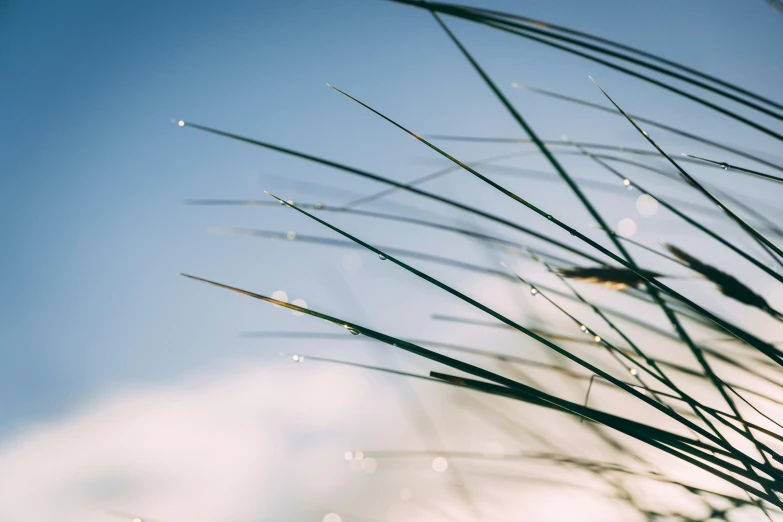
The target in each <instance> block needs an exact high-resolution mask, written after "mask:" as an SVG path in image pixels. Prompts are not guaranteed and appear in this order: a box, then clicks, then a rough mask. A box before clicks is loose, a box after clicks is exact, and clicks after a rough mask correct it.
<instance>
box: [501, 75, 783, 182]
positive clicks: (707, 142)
mask: <svg viewBox="0 0 783 522" xmlns="http://www.w3.org/2000/svg"><path fill="white" fill-rule="evenodd" d="M511 85H512V87H514V88H515V89H520V90H524V91H530V92H534V93H537V94H542V95H544V96H548V97H550V98H555V99H557V100H563V101H567V102H569V103H573V104H575V105H580V106H582V107H589V108H591V109H594V110H597V111H601V112H605V113H607V114H612V115H615V116H619V114H617V111H615V110H614V109H612V108H610V107H604V106H603V105H599V104H597V103H593V102H589V101H587V100H582V99H579V98H574V97H572V96H566V95H564V94H559V93H556V92H552V91H548V90H545V89H538V88H536V87H530V86H529V85H522V84H519V83H513V84H511ZM631 117H632V118H633V119H634V120H636V121H638V122H641V123H644V124H645V125H649V126H650V127H657V128H659V129H663V130H665V131H668V132H671V133H672V134H676V135H678V136H682V137H684V138H688V139H690V140H693V141H697V142H699V143H704V144H705V145H709V146H711V147H715V148H717V149H721V150H724V151H726V152H730V153H732V154H736V155H737V156H741V157H743V158H746V159H749V160H752V161H755V162H757V163H761V164H763V165H766V166H767V167H770V168H773V169H776V170H780V171H783V167H781V166H780V165H776V164H774V163H772V162H770V161H767V160H765V159H764V158H760V157H758V156H754V155H753V154H750V153H748V152H745V151H743V150H740V149H737V148H735V147H731V146H729V145H726V144H724V143H718V142H716V141H712V140H709V139H707V138H704V137H703V136H699V135H698V134H694V133H692V132H687V131H684V130H682V129H679V128H677V127H672V126H671V125H666V124H664V123H660V122H658V121H655V120H651V119H649V118H645V117H643V116H638V115H634V114H632V115H631ZM645 152H649V151H645ZM691 157H693V156H691ZM738 172H742V171H738ZM771 179H772V180H773V181H781V182H783V179H781V178H776V177H774V176H771Z"/></svg>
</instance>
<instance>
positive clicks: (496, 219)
mask: <svg viewBox="0 0 783 522" xmlns="http://www.w3.org/2000/svg"><path fill="white" fill-rule="evenodd" d="M184 126H186V127H193V128H194V129H199V130H202V131H205V132H209V133H212V134H216V135H218V136H223V137H226V138H230V139H233V140H237V141H241V142H244V143H249V144H251V145H257V146H259V147H264V148H267V149H270V150H274V151H277V152H282V153H283V154H289V155H291V156H295V157H297V158H301V159H305V160H309V161H312V162H315V163H319V164H321V165H326V166H328V167H332V168H335V169H338V170H342V171H343V172H348V173H350V174H353V175H356V176H359V177H362V178H365V179H371V180H373V181H377V182H379V183H383V184H385V185H389V186H393V187H397V188H399V189H401V190H404V191H407V192H410V193H412V194H416V195H418V196H422V197H425V198H428V199H431V200H433V201H438V202H440V203H443V204H445V205H448V206H451V207H453V208H457V209H460V210H462V211H465V212H468V213H470V214H474V215H477V216H480V217H482V218H484V219H488V220H490V221H493V222H495V223H499V224H502V225H504V226H506V227H509V228H512V229H514V230H516V231H517V232H521V233H523V234H527V235H529V236H532V237H535V238H537V239H540V240H541V241H544V242H547V243H549V244H552V245H555V246H557V247H558V248H561V249H563V250H566V251H568V252H571V253H572V254H575V255H578V256H579V257H582V258H584V259H588V260H590V261H593V262H595V263H599V264H605V263H604V262H603V261H601V260H599V259H598V258H597V257H595V256H593V255H591V254H588V253H587V252H584V251H582V250H579V249H577V248H574V247H571V246H569V245H567V244H565V243H563V242H561V241H557V240H555V239H552V238H551V237H548V236H546V235H544V234H541V233H539V232H536V231H534V230H531V229H529V228H526V227H523V226H521V225H519V224H517V223H514V222H512V221H509V220H507V219H505V218H502V217H500V216H497V215H494V214H491V213H489V212H484V211H483V210H480V209H477V208H475V207H471V206H470V205H466V204H464V203H460V202H458V201H455V200H452V199H449V198H445V197H443V196H439V195H438V194H435V193H432V192H428V191H425V190H421V189H419V188H416V187H408V186H407V185H405V184H404V183H399V182H397V181H394V180H391V179H389V178H385V177H383V176H379V175H377V174H373V173H370V172H367V171H365V170H361V169H357V168H354V167H350V166H348V165H343V164H341V163H337V162H334V161H330V160H327V159H323V158H319V157H317V156H312V155H310V154H305V153H303V152H299V151H295V150H292V149H287V148H285V147H279V146H277V145H272V144H271V143H266V142H263V141H258V140H254V139H251V138H247V137H244V136H239V135H237V134H231V133H229V132H223V131H220V130H217V129H212V128H209V127H205V126H203V125H198V124H196V123H185V124H184Z"/></svg>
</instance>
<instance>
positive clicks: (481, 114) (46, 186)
mask: <svg viewBox="0 0 783 522" xmlns="http://www.w3.org/2000/svg"><path fill="white" fill-rule="evenodd" d="M481 5H484V6H488V7H494V8H498V9H505V10H511V11H515V10H520V9H524V12H523V13H522V14H526V15H528V16H532V17H537V18H541V19H544V20H548V21H552V22H554V23H558V24H562V25H565V26H570V27H574V28H577V29H582V30H586V31H588V32H592V33H597V34H601V35H604V36H607V37H609V38H612V39H616V40H619V41H621V42H625V43H629V44H632V45H636V46H639V47H643V48H645V49H648V50H651V51H654V52H657V53H660V54H661V55H663V56H666V57H669V58H672V59H675V60H679V61H681V62H683V63H686V64H690V65H694V66H697V67H698V68H700V69H702V70H705V71H707V72H710V73H715V74H718V75H721V76H724V77H727V78H729V79H731V80H732V81H735V82H736V83H738V84H739V85H742V86H744V87H748V88H750V89H752V90H754V91H757V92H759V93H761V94H764V95H767V96H770V97H772V98H774V99H780V97H781V92H782V91H783V66H781V65H780V64H781V61H780V49H781V35H783V30H781V29H783V17H781V16H780V15H779V14H777V13H776V12H775V11H774V10H772V9H771V8H770V7H769V6H767V5H766V3H765V2H763V1H761V0H758V1H753V2H739V1H736V0H720V1H712V0H711V1H706V0H705V1H692V2H676V1H666V2H655V3H649V2H648V3H628V2H619V1H617V2H615V1H612V2H600V3H598V4H595V3H589V2H544V1H537V2H525V3H524V5H523V4H519V3H518V2H510V1H494V2H481ZM450 23H452V27H453V28H454V29H455V31H456V32H457V33H458V35H459V36H460V37H461V38H463V39H464V41H465V42H466V44H467V45H469V47H470V48H471V49H472V50H473V51H475V54H476V56H477V57H478V58H479V59H480V60H481V61H482V63H484V64H485V65H486V67H487V69H488V70H489V71H490V73H491V74H493V77H495V78H496V80H497V82H498V83H499V84H500V85H502V86H504V88H508V85H510V83H511V82H512V81H519V82H523V83H529V84H531V85H536V86H540V87H544V88H550V89H554V90H558V91H561V92H564V93H568V94H571V95H575V96H579V97H583V98H587V99H590V100H592V101H596V102H601V101H602V100H601V98H600V97H599V95H598V93H597V91H596V90H595V88H594V87H593V86H592V85H591V84H589V82H588V81H587V79H586V75H587V74H588V73H592V74H593V75H594V76H596V77H597V78H598V79H599V80H600V81H602V83H603V85H604V87H606V88H607V89H609V90H610V92H613V94H615V95H616V97H617V99H618V101H623V102H625V103H627V104H628V106H629V108H631V109H632V110H633V111H635V112H640V113H646V114H651V115H655V116H656V117H658V118H660V119H664V120H667V121H670V122H672V123H685V122H689V123H691V127H690V128H692V129H693V130H696V131H699V130H705V129H709V130H710V131H711V132H713V135H715V136H716V137H722V138H725V139H735V140H737V141H739V142H741V143H744V144H745V145H749V146H751V147H754V148H756V149H765V148H767V150H769V149H768V145H769V142H768V141H766V140H764V139H763V138H758V137H757V136H756V135H754V134H752V133H750V132H748V131H746V130H744V129H741V128H738V126H737V125H735V124H726V123H725V122H724V121H723V120H716V119H715V118H713V117H712V116H709V115H706V113H704V112H700V111H701V110H700V109H698V108H693V107H691V106H690V105H688V104H685V103H683V102H682V101H681V100H677V99H676V98H673V97H672V96H670V95H666V94H661V93H660V92H659V91H656V90H654V89H652V88H651V87H649V86H645V85H643V84H640V83H638V82H636V83H633V82H630V81H628V80H626V79H624V78H622V77H621V76H619V75H617V74H616V73H612V72H610V71H606V70H604V69H602V68H600V67H599V66H595V65H589V64H585V62H583V61H579V60H577V59H574V58H570V57H564V56H563V55H562V54H559V53H556V52H554V51H551V50H546V49H543V48H541V47H540V46H537V45H535V44H532V43H530V42H524V41H521V40H518V39H515V38H512V37H510V36H506V35H498V34H495V33H493V32H491V31H489V30H487V29H483V28H479V27H475V26H471V25H470V24H467V23H463V22H450ZM0 67H1V70H2V71H3V77H4V80H3V82H2V85H0V91H1V92H2V96H1V97H0V107H1V110H0V112H2V114H3V125H2V126H0V133H1V135H0V143H1V145H0V148H2V155H1V156H2V159H0V161H1V162H2V165H1V166H0V168H1V169H2V177H1V178H0V194H1V196H0V197H2V205H0V212H1V213H2V219H3V222H4V227H3V232H2V242H1V243H0V244H1V245H2V251H3V260H4V262H3V267H4V269H3V270H2V273H1V274H0V291H1V292H2V306H3V311H2V314H1V317H2V319H0V321H2V323H0V331H1V332H2V333H0V362H1V364H0V436H3V435H7V434H9V433H11V432H14V431H16V430H17V429H20V428H21V427H22V426H24V425H26V424H27V423H29V422H33V421H37V420H41V419H47V418H53V417H54V418H56V417H58V416H61V415H64V414H66V413H67V412H69V411H71V410H72V409H73V408H75V407H77V406H79V405H83V404H87V403H89V402H90V401H92V400H95V399H96V398H97V397H100V396H102V395H103V394H106V393H110V392H111V391H112V390H118V389H125V388H128V387H135V386H143V385H144V384H145V383H154V382H165V381H167V380H169V379H173V378H176V377H177V376H179V375H182V374H185V373H187V372H189V371H192V370H194V369H198V368H205V367H209V365H212V364H216V363H220V362H221V361H225V360H229V359H232V358H235V357H246V356H249V355H248V353H249V349H248V342H247V341H246V340H242V339H239V338H238V335H237V334H238V332H240V331H242V330H247V329H259V328H264V327H272V328H274V327H282V326H285V327H292V328H293V327H299V325H301V324H302V323H301V322H300V323H294V322H290V323H289V322H286V321H295V320H297V319H295V318H290V319H289V318H285V319H278V318H277V316H274V317H273V316H271V315H270V312H269V310H267V309H266V308H264V307H261V306H256V305H251V303H247V302H245V301H242V300H238V299H236V297H235V296H231V295H224V294H222V293H220V292H206V291H205V289H204V288H203V287H201V286H200V285H197V284H194V283H192V282H190V281H186V280H184V279H182V278H180V277H179V276H178V273H179V272H181V271H187V272H192V273H196V274H199V275H203V276H205V277H212V278H215V279H218V280H221V281H225V282H227V283H234V284H237V285H240V286H244V287H247V288H250V289H254V290H258V291H264V292H267V293H271V291H273V290H275V289H277V288H285V289H286V291H288V292H289V295H291V296H292V297H294V296H302V297H305V298H306V299H308V302H311V303H318V304H320V305H321V306H322V307H324V308H326V309H328V310H331V311H334V312H338V311H339V312H340V313H342V314H344V315H346V316H347V317H354V318H357V319H358V318H361V317H367V318H368V319H369V320H370V321H371V322H373V321H374V322H376V323H378V324H384V323H383V322H384V320H385V318H386V317H387V314H385V313H381V312H378V311H377V306H376V307H375V308H373V305H379V302H378V298H377V297H373V296H372V295H366V294H367V293H369V294H372V293H373V292H367V291H366V289H367V287H368V285H370V286H373V287H374V286H375V285H379V286H380V287H381V288H387V287H389V286H391V285H393V286H395V287H398V288H400V292H401V293H402V295H415V293H416V292H422V293H424V294H427V292H432V291H431V290H429V289H426V288H424V287H423V286H422V285H420V284H418V283H417V282H412V281H410V280H407V279H406V278H405V277H404V276H403V275H402V274H399V273H392V272H390V271H388V270H387V271H386V272H384V273H382V274H378V273H372V274H367V275H361V276H356V277H355V278H353V279H351V278H348V279H345V278H343V279H341V277H342V276H340V274H342V270H343V269H342V265H341V256H342V254H341V253H335V252H333V251H323V250H319V249H317V248H311V247H305V246H290V247H288V246H276V245H270V244H269V243H263V242H253V241H251V240H249V239H246V238H234V237H224V236H215V235H209V234H205V229H206V228H207V227H209V226H215V225H217V226H248V227H250V226H256V227H260V228H267V229H278V230H292V229H295V230H297V231H300V230H306V231H309V232H311V233H323V231H322V230H318V229H317V228H316V227H315V226H314V225H312V224H310V223H306V222H304V221H303V220H302V219H301V218H299V217H297V216H293V215H292V214H291V213H285V212H281V211H279V210H277V209H273V210H258V209H226V208H196V207H187V206H183V205H182V204H181V201H182V200H184V199H188V198H209V197H215V198H251V199H260V198H263V193H262V190H264V189H268V190H273V191H276V192H278V193H279V194H280V195H281V196H284V197H290V198H294V199H297V198H298V197H302V198H303V199H306V200H311V201H312V200H316V199H321V200H324V201H328V202H334V203H341V202H345V201H347V200H349V199H351V197H352V196H353V195H356V194H358V195H361V194H366V193H369V192H371V191H373V190H375V189H376V188H377V187H376V186H375V185H373V184H371V183H369V182H366V181H361V180H356V179H352V178H349V177H348V176H346V175H344V174H336V173H334V172H332V171H328V170H327V169H324V168H319V167H314V166H312V165H309V164H306V163H304V162H301V161H297V160H293V159H290V158H285V157H281V156H279V155H275V154H273V153H270V152H268V151H262V150H258V149H254V148H252V147H249V146H245V145H240V144H236V143H232V142H229V141H227V140H224V139H220V138H217V137H214V136H209V135H206V134H203V133H198V132H196V131H193V130H191V129H179V128H177V127H176V126H174V125H172V124H171V123H170V119H171V118H183V119H186V120H189V121H194V122H199V123H202V124H205V125H210V126H214V127H217V128H220V129H225V130H228V131H231V132H236V133H239V134H245V135H249V136H254V137H258V138H259V139H265V140H269V141H272V142H274V143H279V144H281V145H286V146H291V147H294V148H298V149H300V150H304V151H308V152H311V153H314V154H317V155H322V156H325V157H328V158H332V159H336V160H339V161H344V162H346V163H349V164H352V165H357V166H361V167H364V168H368V169H371V170H376V171H378V172H380V173H383V174H384V175H388V176H391V177H393V178H395V179H399V180H409V179H412V178H414V177H416V176H417V175H419V174H422V173H425V172H427V171H428V170H434V169H436V168H438V164H437V163H435V162H434V160H436V159H437V158H433V156H432V154H430V153H428V152H427V151H426V150H423V148H422V147H421V146H420V145H418V144H416V143H413V142H412V140H410V139H409V138H408V137H406V136H404V135H403V134H401V133H400V132H399V131H397V130H395V129H393V128H391V127H390V126H389V125H388V124H386V123H384V122H382V121H381V120H379V119H378V118H377V117H374V116H372V115H370V114H369V113H368V112H366V111H364V110H362V109H360V108H359V107H358V106H356V105H354V104H352V103H351V102H349V101H348V100H346V99H344V98H343V97H341V96H339V95H338V94H337V93H335V92H334V91H331V90H330V89H328V88H326V87H325V85H324V84H325V83H326V82H330V83H333V84H334V85H336V86H338V87H340V88H342V89H345V90H347V91H348V92H350V93H352V94H354V95H356V96H358V97H359V98H361V99H363V100H365V101H367V102H368V103H370V104H372V105H374V106H376V107H377V108H379V109H380V110H383V111H384V112H386V113H387V114H389V115H390V116H392V117H394V118H396V119H398V121H401V122H403V123H404V124H406V125H408V126H410V127H411V128H412V129H414V130H416V131H417V132H424V133H426V132H432V133H435V132H448V133H453V134H466V135H496V136H497V135H500V136H521V134H520V131H519V130H518V129H517V128H516V127H515V126H514V124H513V122H512V121H511V120H510V118H508V117H507V115H506V114H505V113H503V111H502V110H501V109H500V108H499V107H498V106H497V104H495V103H494V100H492V99H491V97H490V96H489V95H488V93H487V91H486V90H485V88H484V86H483V85H482V84H481V83H480V82H479V81H478V80H477V78H476V77H475V75H474V73H473V72H472V71H471V70H470V69H469V67H468V65H467V64H466V63H465V62H464V60H463V58H462V57H461V56H460V55H458V53H457V52H456V50H455V49H454V48H453V47H452V45H451V43H450V42H448V41H447V39H446V38H445V36H444V34H442V32H441V31H440V30H439V29H438V28H437V27H436V26H435V25H434V22H433V21H432V20H431V19H430V17H429V15H427V14H426V13H423V12H420V11H417V10H415V9H412V8H408V7H405V6H401V5H396V4H393V3H389V2H381V1H378V2H375V1H368V0H361V1H360V0H354V1H351V0H345V1H335V2H323V1H310V0H296V1H288V2H228V3H214V2H209V3H207V2H149V1H148V2H133V3H130V2H126V3H120V2H111V3H106V2H67V3H66V2H13V1H12V2H5V3H4V4H3V6H2V7H0ZM508 90H509V91H510V89H508ZM512 95H513V97H514V98H513V99H514V100H515V102H516V103H518V107H519V108H520V109H521V110H522V112H523V113H524V114H525V115H526V116H527V117H529V118H530V120H531V122H532V124H533V125H535V126H536V128H537V129H538V130H539V131H540V133H541V134H542V135H544V136H547V137H550V138H555V139H556V138H559V136H560V135H561V134H568V135H569V136H572V137H576V138H580V139H584V140H586V141H601V140H615V141H618V142H623V141H624V142H627V144H629V145H631V144H632V145H637V146H638V145H641V142H640V141H639V140H638V137H637V136H634V134H633V133H632V132H631V131H630V130H629V129H628V128H626V127H623V126H622V125H621V123H622V122H620V121H619V120H616V119H613V118H611V117H599V116H596V115H594V114H593V113H587V112H572V111H571V110H569V109H568V108H565V107H563V106H562V105H557V104H556V103H554V102H550V101H547V100H542V99H540V98H533V97H531V96H532V95H527V94H524V93H512ZM699 117H701V119H699ZM724 124H725V126H724ZM588 138H589V139H588ZM452 150H455V151H457V152H460V153H461V154H463V155H464V157H466V158H467V159H477V158H478V157H481V156H483V155H492V154H495V153H499V152H503V151H502V150H500V149H498V148H484V149H480V148H478V147H471V146H467V145H453V149H452ZM503 150H508V149H503ZM498 151H499V152H498ZM428 160H429V161H430V163H427V161H428ZM530 165H531V166H532V167H533V168H539V169H545V168H546V167H545V165H543V163H542V162H540V160H538V159H531V160H530ZM294 180H300V181H306V182H311V183H318V184H320V185H322V186H326V187H328V189H326V188H325V189H323V190H322V191H321V192H320V193H319V192H318V191H317V190H316V189H313V188H312V187H311V186H305V185H301V184H297V182H296V181H294ZM472 183H473V182H472V181H467V182H466V183H465V187H464V190H463V191H462V193H460V189H458V188H455V187H452V186H449V185H444V186H439V188H442V189H443V190H444V191H452V192H453V193H454V194H455V195H461V196H462V197H466V196H467V197H473V196H472V191H477V192H476V195H475V197H483V196H480V195H479V194H478V192H480V189H477V187H478V185H475V184H472ZM487 197H489V196H487ZM406 198H407V197H404V196H396V197H395V198H392V199H393V200H394V201H397V202H399V203H400V204H409V203H411V202H412V200H411V199H410V198H407V199H406ZM541 198H542V201H547V195H546V194H543V195H542V196H541ZM414 203H415V201H414ZM553 204H555V203H553ZM379 208H382V206H381V207H379ZM433 212H436V213H439V214H440V215H443V216H449V215H450V214H449V212H450V211H448V210H444V209H434V210H433ZM573 212H576V211H573ZM563 213H564V214H565V215H566V217H573V218H574V219H578V214H573V213H572V210H571V209H570V208H569V207H567V206H566V207H563ZM525 219H531V218H530V217H529V216H526V217H525ZM335 221H336V222H339V223H341V224H344V225H346V226H355V227H356V229H360V230H365V231H368V232H376V233H378V234H383V237H384V238H386V241H385V242H387V243H394V242H402V243H405V242H406V241H407V242H408V244H409V245H417V244H418V245H419V246H421V245H427V244H428V242H427V241H425V240H423V239H422V238H417V237H414V236H412V235H410V234H409V233H408V232H398V231H395V230H391V229H390V230H389V231H385V230H382V229H380V228H373V227H375V226H377V227H380V225H370V224H367V223H363V222H359V223H357V222H355V221H354V222H352V221H351V220H350V219H348V218H345V217H342V216H341V217H339V218H337V217H336V218H335ZM448 248H450V247H449V245H447V244H446V245H439V246H438V247H437V249H444V250H448ZM474 254H475V253H474ZM476 255H478V254H476ZM362 292H365V293H362ZM346 295H353V296H354V297H352V298H351V297H346ZM380 306H388V307H389V310H392V307H393V305H392V304H391V303H381V304H380ZM368 310H369V311H368ZM374 310H376V311H374ZM414 311H417V308H416V306H412V309H411V311H410V314H411V317H413V316H414V315H415V314H414ZM389 313H394V312H389ZM400 313H401V312H400ZM279 321H282V322H283V325H282V326H281V324H280V322H279ZM307 328H312V329H317V328H318V325H312V324H310V323H308V325H307Z"/></svg>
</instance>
